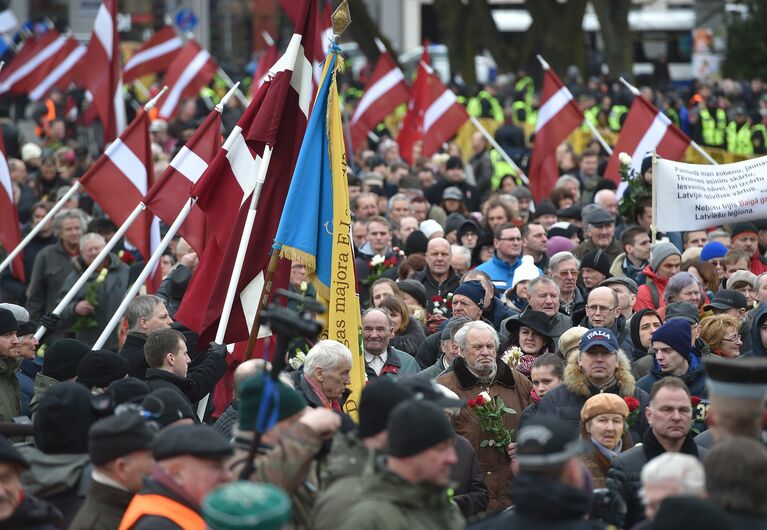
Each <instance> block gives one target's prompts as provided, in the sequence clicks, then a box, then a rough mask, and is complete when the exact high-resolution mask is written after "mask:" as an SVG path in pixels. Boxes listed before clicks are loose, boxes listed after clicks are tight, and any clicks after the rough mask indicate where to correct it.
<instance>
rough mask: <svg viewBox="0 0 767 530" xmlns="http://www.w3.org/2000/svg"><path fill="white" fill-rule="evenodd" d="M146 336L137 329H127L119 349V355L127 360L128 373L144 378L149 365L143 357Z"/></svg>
mask: <svg viewBox="0 0 767 530" xmlns="http://www.w3.org/2000/svg"><path fill="white" fill-rule="evenodd" d="M146 338H147V336H146V335H145V334H144V333H139V332H137V331H129V332H128V334H127V335H126V336H125V344H123V347H122V349H121V350H120V357H122V358H123V359H125V360H126V361H127V362H128V375H129V376H131V377H138V378H139V379H142V380H143V379H146V371H147V369H148V368H149V365H148V364H147V363H146V357H144V344H146Z"/></svg>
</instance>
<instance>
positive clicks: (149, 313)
mask: <svg viewBox="0 0 767 530" xmlns="http://www.w3.org/2000/svg"><path fill="white" fill-rule="evenodd" d="M125 319H126V320H127V321H128V334H127V336H126V337H125V343H124V344H123V347H122V350H120V355H121V356H122V358H123V359H125V360H126V361H128V375H129V376H131V377H138V378H139V379H144V378H145V377H146V370H147V368H149V365H148V364H147V363H146V358H145V357H144V345H145V344H146V338H147V336H148V335H149V334H150V333H152V332H153V331H156V330H158V329H168V328H170V325H171V324H173V319H172V318H170V315H169V314H168V308H167V307H166V306H165V302H164V301H163V300H162V298H160V297H158V296H154V295H151V294H146V295H141V296H137V297H136V298H134V299H133V300H131V303H130V304H128V308H127V309H126V310H125Z"/></svg>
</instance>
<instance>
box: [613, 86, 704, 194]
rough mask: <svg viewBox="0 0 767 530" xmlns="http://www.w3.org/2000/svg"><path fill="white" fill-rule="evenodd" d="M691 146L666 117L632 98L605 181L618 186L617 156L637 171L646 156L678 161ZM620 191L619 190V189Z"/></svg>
mask: <svg viewBox="0 0 767 530" xmlns="http://www.w3.org/2000/svg"><path fill="white" fill-rule="evenodd" d="M689 145H690V138H688V136H687V135H686V134H684V133H683V132H682V131H681V130H679V129H678V128H677V127H676V126H675V125H674V124H673V123H671V120H669V119H668V117H667V116H666V115H665V114H663V113H662V112H661V111H659V110H658V109H657V108H655V106H653V104H652V103H650V102H649V101H647V100H646V99H645V98H643V97H642V96H637V97H635V98H634V102H633V103H632V104H631V109H629V114H628V116H627V117H626V122H625V123H624V124H623V129H621V134H620V136H619V137H618V143H616V144H615V147H614V148H613V154H612V156H611V157H610V160H609V161H608V162H607V168H606V169H605V178H608V179H610V180H613V181H614V182H616V183H617V184H620V183H621V178H620V174H619V173H618V169H619V168H620V162H619V161H618V155H619V154H620V153H628V155H629V156H630V157H631V167H632V168H634V169H635V170H636V171H637V172H639V171H640V169H641V167H642V159H643V158H644V157H645V155H647V153H652V152H653V151H656V152H657V153H658V155H659V156H661V157H663V158H667V159H668V160H675V161H679V160H682V158H684V152H685V151H686V150H687V147H688V146H689ZM619 191H620V190H619Z"/></svg>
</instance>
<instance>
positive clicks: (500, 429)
mask: <svg viewBox="0 0 767 530" xmlns="http://www.w3.org/2000/svg"><path fill="white" fill-rule="evenodd" d="M468 405H469V408H471V410H472V411H474V414H476V415H477V419H478V420H479V427H480V428H481V429H482V430H483V431H485V432H487V433H490V435H491V438H489V439H487V440H482V441H481V442H480V443H479V446H480V447H494V448H495V449H496V450H498V451H499V452H501V453H503V454H506V447H507V446H508V445H509V444H510V443H512V442H513V441H514V429H509V428H507V427H506V425H505V424H504V423H503V415H504V414H516V413H517V411H516V410H514V409H512V408H510V407H507V406H506V404H505V403H504V402H503V399H502V398H501V396H495V397H490V394H488V393H487V392H482V393H481V394H479V395H478V396H477V397H475V398H474V399H470V400H469V402H468Z"/></svg>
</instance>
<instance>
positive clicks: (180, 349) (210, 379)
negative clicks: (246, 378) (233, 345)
mask: <svg viewBox="0 0 767 530" xmlns="http://www.w3.org/2000/svg"><path fill="white" fill-rule="evenodd" d="M202 355H204V356H205V357H204V359H203V360H202V361H201V362H199V363H198V364H197V366H196V367H195V368H194V369H193V370H191V371H189V370H188V368H189V363H190V362H191V359H190V358H189V354H188V353H187V349H186V339H185V338H184V335H183V334H182V333H181V332H180V331H176V330H175V329H158V330H157V331H154V332H152V333H151V334H150V335H149V337H148V338H147V341H146V344H145V345H144V356H145V357H146V362H147V364H148V365H149V369H148V370H147V371H146V382H147V384H148V385H149V387H150V388H151V389H152V390H157V389H158V388H173V389H174V390H178V391H179V392H180V393H181V394H183V395H184V396H186V398H187V399H188V400H189V402H190V403H192V404H193V405H194V404H195V403H197V402H198V401H199V400H201V399H202V398H204V397H205V396H207V395H208V394H210V393H211V392H213V388H214V387H215V386H216V383H218V381H219V379H221V378H222V377H223V376H224V373H225V372H226V346H224V345H223V344H217V343H215V342H211V343H210V346H209V347H208V351H207V352H205V353H203V354H202Z"/></svg>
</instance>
